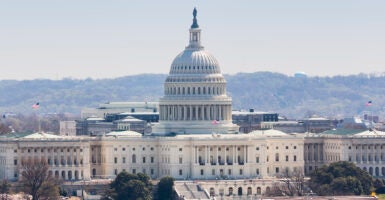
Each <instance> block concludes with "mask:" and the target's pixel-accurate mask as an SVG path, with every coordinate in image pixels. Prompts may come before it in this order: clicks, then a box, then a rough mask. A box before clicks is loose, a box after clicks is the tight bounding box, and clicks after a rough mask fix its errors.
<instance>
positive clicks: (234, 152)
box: [233, 145, 236, 165]
mask: <svg viewBox="0 0 385 200" xmlns="http://www.w3.org/2000/svg"><path fill="white" fill-rule="evenodd" d="M235 149H236V146H235V145H233V165H234V164H235V161H236V160H235V159H236V157H235V154H236V150H235Z"/></svg>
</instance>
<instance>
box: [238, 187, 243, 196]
mask: <svg viewBox="0 0 385 200" xmlns="http://www.w3.org/2000/svg"><path fill="white" fill-rule="evenodd" d="M238 195H239V196H242V187H239V188H238Z"/></svg>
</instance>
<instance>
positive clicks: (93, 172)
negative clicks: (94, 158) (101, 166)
mask: <svg viewBox="0 0 385 200" xmlns="http://www.w3.org/2000/svg"><path fill="white" fill-rule="evenodd" d="M92 176H96V169H95V168H93V169H92Z"/></svg>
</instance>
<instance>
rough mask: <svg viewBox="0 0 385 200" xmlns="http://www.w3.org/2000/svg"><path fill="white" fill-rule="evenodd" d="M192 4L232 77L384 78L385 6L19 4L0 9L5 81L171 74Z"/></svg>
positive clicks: (301, 2)
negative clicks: (246, 74) (300, 74)
mask: <svg viewBox="0 0 385 200" xmlns="http://www.w3.org/2000/svg"><path fill="white" fill-rule="evenodd" d="M194 7H196V8H197V10H198V15H197V18H198V23H199V26H200V28H201V29H202V44H203V46H204V47H205V48H206V50H208V51H209V52H210V53H212V54H213V55H214V56H215V57H216V58H217V60H218V61H219V63H220V66H221V69H222V72H223V73H224V74H235V73H238V72H258V71H272V72H279V73H283V74H286V75H292V74H294V73H295V72H299V71H301V72H305V73H306V74H308V75H310V76H333V75H351V74H358V73H374V72H380V73H382V72H385V70H384V69H385V56H384V55H385V39H384V37H383V35H385V13H383V12H382V11H383V10H384V9H385V2H382V1H379V0H375V1H370V4H369V3H368V2H362V1H358V0H352V1H348V0H341V1H338V2H335V1H331V0H326V1H322V2H321V1H318V2H307V1H305V0H294V1H290V2H287V1H278V0H277V1H246V0H242V1H240V2H237V3H236V4H235V3H232V2H230V1H217V0H215V1H210V2H204V1H194V2H189V3H185V2H179V1H176V0H167V1H163V3H162V4H156V3H151V1H130V2H125V1H118V0H117V1H113V2H112V3H111V2H109V3H107V2H103V1H91V0H84V1H81V2H78V1H73V0H69V1H48V0H37V1H34V2H33V3H32V2H29V1H26V0H16V1H9V2H1V3H0V29H1V31H0V66H1V69H2V70H1V73H0V80H4V79H17V80H23V79H38V78H48V79H62V78H81V79H82V78H96V79H99V78H115V77H122V76H127V75H136V74H142V73H162V74H167V73H168V71H169V69H170V65H171V62H172V60H173V59H174V58H175V56H176V55H177V54H178V53H180V52H181V51H183V49H184V47H185V46H186V45H187V44H188V29H189V27H190V25H191V23H192V10H193V8H194ZM20 72H22V73H20Z"/></svg>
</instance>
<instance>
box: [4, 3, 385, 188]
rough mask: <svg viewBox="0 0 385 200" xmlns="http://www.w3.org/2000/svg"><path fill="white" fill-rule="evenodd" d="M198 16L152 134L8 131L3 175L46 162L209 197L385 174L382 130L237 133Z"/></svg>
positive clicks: (64, 173)
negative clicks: (277, 184) (300, 175)
mask: <svg viewBox="0 0 385 200" xmlns="http://www.w3.org/2000/svg"><path fill="white" fill-rule="evenodd" d="M196 16H197V12H196V10H195V9H194V12H193V24H192V25H191V27H190V30H189V44H188V46H187V47H186V48H185V50H184V51H182V52H181V53H180V54H179V55H177V57H176V58H175V59H174V61H173V62H172V64H171V69H170V72H169V76H168V77H167V79H166V81H165V84H164V97H163V98H161V99H160V101H159V123H158V124H156V125H155V126H154V127H152V130H153V133H152V134H150V135H142V134H139V133H137V132H134V131H120V132H110V133H107V134H105V135H103V136H97V137H88V136H58V135H50V134H45V133H35V134H31V135H27V136H24V137H12V134H11V135H9V136H8V137H3V138H1V139H0V178H2V179H8V180H17V179H19V178H20V171H19V166H20V164H21V162H22V161H24V160H43V161H46V162H48V164H49V165H50V170H49V173H50V174H52V176H55V177H58V178H60V179H63V180H71V181H77V180H91V179H106V178H114V177H115V176H116V175H117V174H118V173H119V172H122V171H127V172H129V173H139V172H140V173H146V174H148V175H149V176H150V177H151V178H153V179H159V178H161V177H164V176H172V177H174V178H175V179H177V180H215V181H212V182H210V181H206V182H204V183H203V182H202V183H201V187H202V188H204V189H206V190H207V191H209V192H210V193H211V194H216V195H218V194H219V195H229V194H230V195H231V194H236V193H237V194H242V195H254V194H262V193H265V192H268V190H270V187H271V184H272V182H274V178H275V177H277V176H279V175H280V174H282V173H283V172H287V171H289V172H294V171H298V172H305V173H309V172H311V171H312V170H314V169H316V168H317V167H320V166H322V165H323V164H327V163H330V162H334V161H339V160H346V161H351V162H355V163H356V164H357V165H358V166H359V167H361V168H363V169H365V170H367V171H368V172H369V173H370V174H371V175H373V176H378V177H383V176H385V164H384V162H385V153H381V152H382V151H381V150H380V149H383V148H385V139H384V138H385V137H384V136H385V134H384V133H382V132H374V131H365V132H362V133H359V134H356V135H344V136H340V135H332V136H330V135H326V136H325V135H322V134H319V135H308V134H286V133H283V132H281V131H277V130H273V129H271V130H264V131H254V132H251V133H248V134H243V133H239V132H238V131H239V127H238V126H237V125H235V124H233V123H232V119H231V111H232V99H231V98H230V97H229V96H228V95H227V93H226V80H225V79H224V77H223V75H222V73H221V69H220V66H219V63H218V61H217V60H216V59H215V57H214V56H212V55H211V54H210V53H208V52H207V51H206V50H205V49H204V47H203V46H202V44H201V29H200V28H199V25H198V21H197V18H196ZM245 180H247V181H245ZM194 183H197V182H194ZM198 183H199V182H198ZM186 188H188V186H187V185H186Z"/></svg>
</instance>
